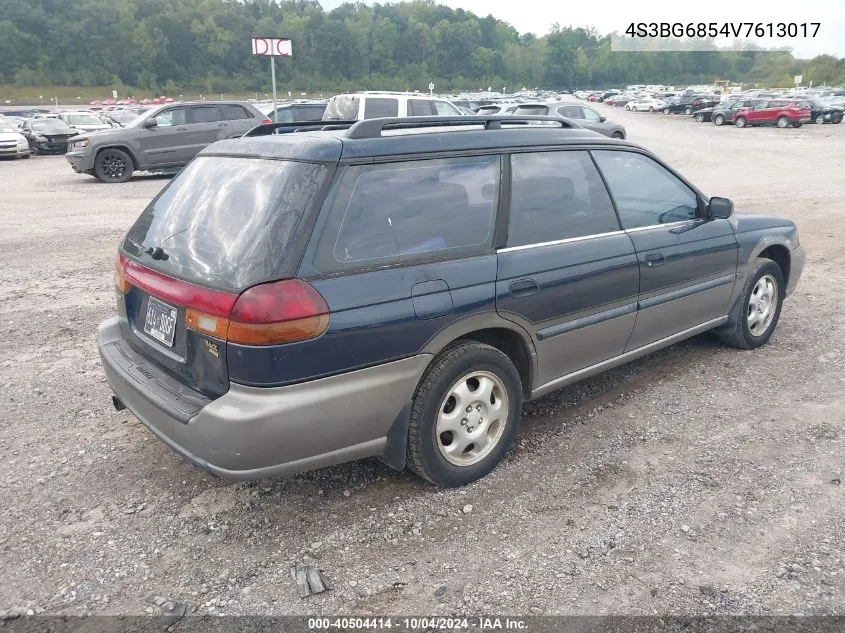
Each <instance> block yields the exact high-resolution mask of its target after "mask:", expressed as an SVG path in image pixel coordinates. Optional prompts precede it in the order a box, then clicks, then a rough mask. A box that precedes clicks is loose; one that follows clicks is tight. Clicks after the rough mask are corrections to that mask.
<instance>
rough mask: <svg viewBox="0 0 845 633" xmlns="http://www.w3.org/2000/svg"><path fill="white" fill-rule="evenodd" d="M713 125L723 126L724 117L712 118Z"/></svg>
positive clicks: (720, 115) (719, 115) (718, 115)
mask: <svg viewBox="0 0 845 633" xmlns="http://www.w3.org/2000/svg"><path fill="white" fill-rule="evenodd" d="M713 123H715V124H716V125H724V124H725V115H723V114H717V115H716V116H714V117H713Z"/></svg>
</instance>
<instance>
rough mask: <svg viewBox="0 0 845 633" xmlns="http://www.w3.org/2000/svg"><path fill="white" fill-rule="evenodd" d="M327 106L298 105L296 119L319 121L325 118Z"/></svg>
mask: <svg viewBox="0 0 845 633" xmlns="http://www.w3.org/2000/svg"><path fill="white" fill-rule="evenodd" d="M324 110H325V108H322V107H320V106H297V107H296V108H295V112H296V119H295V120H296V121H319V120H320V119H322V118H323V111H324Z"/></svg>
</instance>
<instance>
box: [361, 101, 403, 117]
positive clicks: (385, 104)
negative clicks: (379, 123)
mask: <svg viewBox="0 0 845 633" xmlns="http://www.w3.org/2000/svg"><path fill="white" fill-rule="evenodd" d="M391 116H399V100H398V99H393V98H388V99H384V98H373V97H368V98H367V100H366V101H364V118H365V119H378V118H380V117H391Z"/></svg>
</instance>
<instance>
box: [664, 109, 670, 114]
mask: <svg viewBox="0 0 845 633" xmlns="http://www.w3.org/2000/svg"><path fill="white" fill-rule="evenodd" d="M671 112H672V111H671V110H670V109H669V108H663V114H670V113H671Z"/></svg>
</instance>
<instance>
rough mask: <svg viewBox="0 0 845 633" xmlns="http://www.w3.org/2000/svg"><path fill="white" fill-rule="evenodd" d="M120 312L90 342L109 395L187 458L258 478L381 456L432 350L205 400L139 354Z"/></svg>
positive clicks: (217, 470) (234, 475)
mask: <svg viewBox="0 0 845 633" xmlns="http://www.w3.org/2000/svg"><path fill="white" fill-rule="evenodd" d="M119 323H120V322H119V319H118V318H112V319H109V320H107V321H105V322H103V323H102V324H101V325H100V328H99V332H98V339H99V341H98V345H99V350H100V357H101V359H102V361H103V368H104V370H105V373H106V377H107V378H108V381H109V384H110V386H111V388H112V391H114V393H115V395H116V396H117V398H118V399H120V401H121V402H123V404H124V405H126V407H127V409H129V410H130V411H131V412H132V413H133V414H134V415H135V416H136V417H137V418H138V419H139V420H140V421H141V422H143V423H144V424H145V425H146V426H147V427H148V428H149V429H150V430H151V431H152V432H153V433H154V434H155V435H157V436H158V437H159V438H160V439H161V440H162V441H163V442H164V443H166V444H167V445H168V446H170V448H172V449H173V450H175V451H176V452H177V453H179V454H180V455H182V456H183V457H184V458H185V459H187V460H188V461H190V462H192V463H193V464H195V465H197V466H199V467H200V468H202V469H204V470H207V471H209V472H211V473H213V474H215V475H218V476H221V477H225V478H228V479H240V480H250V479H261V478H265V477H277V476H281V475H286V474H290V473H296V472H302V471H306V470H313V469H315V468H322V467H324V466H330V465H333V464H339V463H343V462H348V461H353V460H356V459H361V458H365V457H374V456H379V455H382V454H383V453H384V452H385V446H386V445H387V435H388V431H389V430H390V428H391V426H392V425H393V423H394V421H395V420H396V419H397V418H398V417H399V416H400V413H401V412H402V410H403V408H404V407H405V406H406V405H407V403H408V402H410V400H411V397H412V396H413V393H414V389H415V388H416V385H417V383H418V382H419V379H420V377H421V376H422V373H423V371H424V370H425V368H426V366H427V365H428V362H429V360H430V358H431V356H430V355H426V354H422V355H418V356H414V357H411V358H407V359H404V360H400V361H394V362H390V363H385V364H383V365H378V366H375V367H371V368H367V369H362V370H357V371H352V372H348V373H345V374H341V375H338V376H332V377H329V378H322V379H319V380H313V381H309V382H306V383H301V384H298V385H291V386H286V387H272V388H257V387H246V386H243V385H238V384H232V385H231V386H230V389H229V391H228V392H227V393H226V394H224V395H223V396H220V397H219V398H217V399H215V400H209V399H207V398H205V397H204V396H202V395H201V394H199V393H197V392H196V391H194V390H191V389H189V388H187V387H185V386H184V385H182V384H181V383H179V382H178V381H176V380H175V379H173V378H170V377H169V376H168V375H166V374H163V373H162V372H161V371H160V370H159V369H158V368H156V366H155V365H153V364H151V363H150V362H149V361H147V360H146V359H145V358H144V357H143V356H141V355H139V354H137V353H136V352H134V350H132V348H131V347H130V346H129V345H128V344H127V343H126V341H125V340H123V338H122V336H121V330H120V325H119Z"/></svg>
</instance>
